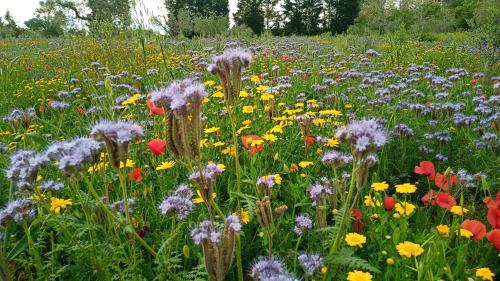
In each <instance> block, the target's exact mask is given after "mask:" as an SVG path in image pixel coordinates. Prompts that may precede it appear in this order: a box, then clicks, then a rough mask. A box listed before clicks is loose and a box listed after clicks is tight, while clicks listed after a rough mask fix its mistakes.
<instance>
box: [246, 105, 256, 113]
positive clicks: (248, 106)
mask: <svg viewBox="0 0 500 281" xmlns="http://www.w3.org/2000/svg"><path fill="white" fill-rule="evenodd" d="M253 109H254V108H253V106H251V105H245V106H243V113H252V112H253Z"/></svg>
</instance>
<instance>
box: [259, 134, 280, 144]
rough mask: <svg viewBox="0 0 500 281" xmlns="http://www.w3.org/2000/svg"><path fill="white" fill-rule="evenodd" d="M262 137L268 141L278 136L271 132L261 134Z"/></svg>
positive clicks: (274, 139)
mask: <svg viewBox="0 0 500 281" xmlns="http://www.w3.org/2000/svg"><path fill="white" fill-rule="evenodd" d="M262 138H263V139H265V140H266V141H269V142H275V141H276V140H277V139H278V138H277V137H276V136H275V135H273V134H265V135H262Z"/></svg>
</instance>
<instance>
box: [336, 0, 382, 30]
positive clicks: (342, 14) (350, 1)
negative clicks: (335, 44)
mask: <svg viewBox="0 0 500 281" xmlns="http://www.w3.org/2000/svg"><path fill="white" fill-rule="evenodd" d="M384 2H385V1H384ZM326 6H327V7H328V11H327V12H326V14H327V16H326V19H327V20H328V22H327V23H326V25H327V27H328V30H329V31H330V32H331V33H332V34H340V33H344V32H346V31H347V29H348V28H349V26H350V25H352V24H353V23H354V20H355V19H356V17H357V16H358V13H359V10H360V7H359V6H360V5H359V1H358V0H326Z"/></svg>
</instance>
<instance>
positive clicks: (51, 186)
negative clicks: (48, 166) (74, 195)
mask: <svg viewBox="0 0 500 281" xmlns="http://www.w3.org/2000/svg"><path fill="white" fill-rule="evenodd" d="M40 188H41V189H42V190H43V191H60V190H62V189H63V188H64V183H62V182H60V181H53V180H47V181H44V182H42V183H41V184H40Z"/></svg>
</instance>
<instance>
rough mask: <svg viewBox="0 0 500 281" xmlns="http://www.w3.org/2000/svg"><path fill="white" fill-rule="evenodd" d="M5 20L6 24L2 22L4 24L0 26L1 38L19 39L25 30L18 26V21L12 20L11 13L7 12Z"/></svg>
mask: <svg viewBox="0 0 500 281" xmlns="http://www.w3.org/2000/svg"><path fill="white" fill-rule="evenodd" d="M4 19H5V21H6V23H3V21H2V23H1V24H0V27H1V30H0V32H1V34H0V36H1V37H2V38H5V37H19V36H20V35H21V34H22V33H23V29H22V28H20V27H19V26H18V25H17V24H16V21H15V20H14V19H13V18H12V15H11V14H10V11H8V10H7V12H5V15H4ZM0 21H1V20H0Z"/></svg>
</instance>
